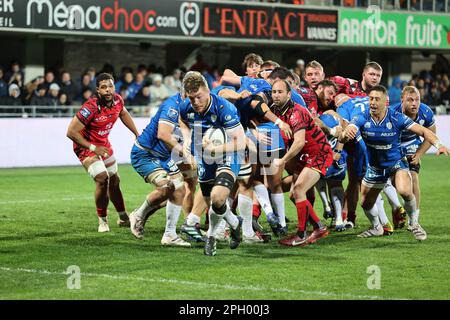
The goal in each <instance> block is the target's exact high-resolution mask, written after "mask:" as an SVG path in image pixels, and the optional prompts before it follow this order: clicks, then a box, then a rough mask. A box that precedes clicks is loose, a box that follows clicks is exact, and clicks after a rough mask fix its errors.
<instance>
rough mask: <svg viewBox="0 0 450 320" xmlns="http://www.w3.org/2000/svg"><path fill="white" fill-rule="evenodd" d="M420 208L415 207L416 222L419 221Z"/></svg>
mask: <svg viewBox="0 0 450 320" xmlns="http://www.w3.org/2000/svg"><path fill="white" fill-rule="evenodd" d="M419 215H420V209H416V218H417V222H419Z"/></svg>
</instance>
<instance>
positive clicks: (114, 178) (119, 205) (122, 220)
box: [103, 155, 130, 227]
mask: <svg viewBox="0 0 450 320" xmlns="http://www.w3.org/2000/svg"><path fill="white" fill-rule="evenodd" d="M103 162H104V163H105V166H106V170H107V171H108V175H109V188H108V194H109V198H110V199H111V202H112V203H113V205H114V207H115V208H116V211H117V213H118V214H119V219H118V220H117V224H118V225H119V226H121V227H129V226H130V220H129V218H128V214H127V212H126V210H125V201H124V200H123V195H122V190H120V177H119V172H118V166H117V161H116V159H115V157H114V156H113V155H112V156H110V157H109V158H107V159H105V160H103Z"/></svg>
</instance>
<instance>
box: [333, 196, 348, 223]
mask: <svg viewBox="0 0 450 320" xmlns="http://www.w3.org/2000/svg"><path fill="white" fill-rule="evenodd" d="M330 193H331V202H332V203H333V207H334V217H335V219H336V224H342V223H343V221H344V220H345V219H344V217H343V214H342V213H343V212H342V204H343V203H344V188H343V187H334V188H332V189H331V190H330Z"/></svg>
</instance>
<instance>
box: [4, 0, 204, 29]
mask: <svg viewBox="0 0 450 320" xmlns="http://www.w3.org/2000/svg"><path fill="white" fill-rule="evenodd" d="M3 4H4V6H3V10H1V11H0V28H8V29H10V30H11V31H13V30H14V29H18V30H20V31H36V30H40V31H41V32H46V31H47V32H50V33H55V32H63V33H70V32H78V33H80V32H81V33H114V34H118V35H128V34H134V35H136V34H139V35H161V36H196V35H198V33H199V31H200V30H199V26H200V7H199V5H198V4H196V3H192V2H182V1H141V0H102V1H98V0H83V1H80V0H64V1H63V0H3Z"/></svg>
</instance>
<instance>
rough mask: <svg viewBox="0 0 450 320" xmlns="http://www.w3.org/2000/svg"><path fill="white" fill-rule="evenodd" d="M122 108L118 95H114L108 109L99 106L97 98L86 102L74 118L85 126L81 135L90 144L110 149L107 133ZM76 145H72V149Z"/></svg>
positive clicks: (120, 98) (121, 101) (121, 100)
mask: <svg viewBox="0 0 450 320" xmlns="http://www.w3.org/2000/svg"><path fill="white" fill-rule="evenodd" d="M123 108H124V102H123V99H122V97H121V96H120V95H118V94H115V95H114V97H113V104H112V106H111V107H110V108H109V107H107V106H102V105H100V101H99V99H98V98H97V97H92V98H90V99H89V100H88V101H86V102H85V103H84V104H83V106H82V107H81V109H80V110H79V111H78V112H77V114H76V117H77V118H78V120H80V121H81V123H83V124H84V125H85V127H84V129H83V130H82V131H81V135H82V136H83V138H85V139H86V140H87V141H89V142H90V143H92V144H95V145H100V146H105V147H110V143H109V141H108V136H109V133H110V132H111V129H112V127H113V125H114V123H115V122H116V121H117V118H118V117H119V115H120V112H122V109H123ZM76 147H77V144H76V143H74V148H76Z"/></svg>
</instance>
